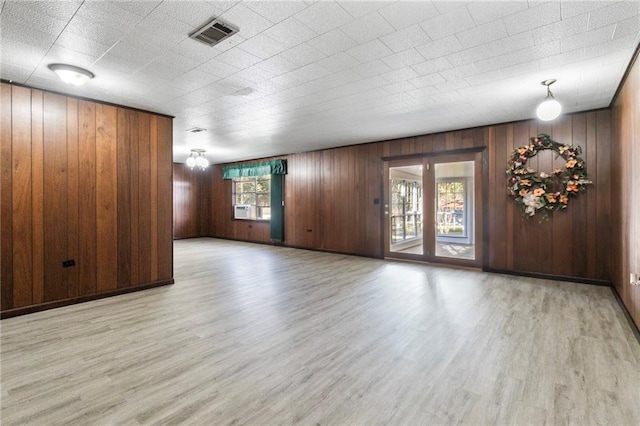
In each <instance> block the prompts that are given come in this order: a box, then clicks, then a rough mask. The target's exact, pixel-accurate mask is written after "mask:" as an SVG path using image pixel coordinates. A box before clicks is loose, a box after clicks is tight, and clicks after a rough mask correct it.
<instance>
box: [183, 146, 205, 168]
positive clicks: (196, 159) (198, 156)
mask: <svg viewBox="0 0 640 426" xmlns="http://www.w3.org/2000/svg"><path fill="white" fill-rule="evenodd" d="M205 152H207V151H205V150H204V149H200V148H194V149H192V150H191V155H190V156H189V158H187V161H186V163H187V166H188V167H189V168H190V169H191V170H193V169H197V170H205V169H206V168H207V167H209V160H207V157H205V156H204V153H205Z"/></svg>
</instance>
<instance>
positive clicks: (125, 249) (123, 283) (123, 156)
mask: <svg viewBox="0 0 640 426" xmlns="http://www.w3.org/2000/svg"><path fill="white" fill-rule="evenodd" d="M117 115H118V116H117V120H118V134H117V139H118V142H117V144H118V287H129V286H130V285H131V258H132V256H133V254H132V252H131V238H132V236H131V220H132V219H131V180H133V179H134V177H133V173H134V171H133V169H132V168H131V157H130V147H131V144H132V141H131V129H130V126H129V117H130V115H131V111H128V110H125V109H123V108H118V113H117ZM135 177H136V180H137V175H136V176H135Z"/></svg>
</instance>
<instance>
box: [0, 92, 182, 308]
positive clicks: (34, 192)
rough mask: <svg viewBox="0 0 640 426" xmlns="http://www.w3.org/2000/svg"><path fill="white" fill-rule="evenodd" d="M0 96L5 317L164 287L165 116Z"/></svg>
mask: <svg viewBox="0 0 640 426" xmlns="http://www.w3.org/2000/svg"><path fill="white" fill-rule="evenodd" d="M1 90H2V96H1V104H2V105H1V108H2V120H1V124H0V125H1V129H0V132H1V135H2V141H1V143H2V146H1V148H2V151H1V155H2V156H1V159H0V163H1V166H2V175H1V193H0V200H1V208H0V210H1V221H2V222H1V223H2V225H1V228H2V271H1V273H2V275H1V277H2V290H1V294H2V298H1V309H2V313H3V316H6V315H7V314H10V313H11V312H19V311H21V310H23V311H24V308H26V307H34V306H40V307H41V308H46V307H53V306H58V305H60V304H64V303H62V302H64V301H67V302H68V303H72V302H73V301H77V300H81V299H82V298H84V299H86V298H87V297H90V296H94V295H100V294H105V293H114V294H115V293H117V292H119V291H120V290H121V289H131V288H134V287H137V286H149V285H151V284H154V283H169V282H172V280H173V243H172V236H171V222H172V217H171V216H172V214H171V190H172V168H171V164H172V119H171V118H169V117H165V116H158V115H154V114H150V113H144V112H140V111H135V110H130V109H127V108H120V107H116V106H112V105H106V104H102V103H96V102H92V101H88V100H81V99H76V98H72V97H67V96H63V95H59V94H55V93H50V92H45V91H40V90H35V89H30V88H27V87H21V86H15V85H11V84H6V83H2V86H1ZM65 260H74V261H75V266H72V267H66V268H64V267H63V266H62V262H63V261H65ZM34 310H35V309H34Z"/></svg>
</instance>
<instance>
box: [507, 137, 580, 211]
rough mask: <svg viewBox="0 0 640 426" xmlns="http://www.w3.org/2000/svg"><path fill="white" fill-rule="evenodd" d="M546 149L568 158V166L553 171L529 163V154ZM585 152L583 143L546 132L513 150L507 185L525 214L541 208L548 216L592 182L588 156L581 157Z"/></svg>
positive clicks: (564, 205) (566, 162) (565, 158)
mask: <svg viewBox="0 0 640 426" xmlns="http://www.w3.org/2000/svg"><path fill="white" fill-rule="evenodd" d="M546 149H551V150H553V151H555V152H556V154H557V155H558V156H559V157H562V158H563V159H564V160H565V164H564V168H562V169H555V170H554V171H553V174H551V175H548V174H546V173H544V172H540V173H538V172H536V171H535V170H533V169H532V168H529V167H527V161H528V160H529V158H531V157H534V156H535V155H536V154H538V152H539V151H543V150H546ZM581 153H582V149H581V148H580V147H579V146H570V145H565V144H561V143H559V142H556V141H554V140H552V139H551V138H550V137H549V135H546V134H544V133H541V134H539V135H538V136H537V137H532V138H531V143H530V144H529V145H526V146H523V147H520V148H518V149H516V150H515V151H513V154H512V155H511V159H510V160H509V163H508V164H509V167H507V176H508V180H509V184H508V185H507V189H508V190H509V195H510V196H511V198H513V199H514V200H515V201H516V203H518V205H519V206H520V207H521V208H522V209H523V211H524V214H525V215H528V216H533V215H535V214H536V211H538V210H540V211H541V213H542V215H543V217H545V218H546V217H547V215H548V214H549V213H552V212H553V211H554V210H562V209H566V208H567V205H568V204H569V197H575V196H576V195H578V193H579V192H580V191H584V190H585V189H586V186H587V185H588V184H590V183H592V182H591V181H589V180H587V171H586V170H585V162H584V160H582V159H581V158H580V157H578V155H580V154H581Z"/></svg>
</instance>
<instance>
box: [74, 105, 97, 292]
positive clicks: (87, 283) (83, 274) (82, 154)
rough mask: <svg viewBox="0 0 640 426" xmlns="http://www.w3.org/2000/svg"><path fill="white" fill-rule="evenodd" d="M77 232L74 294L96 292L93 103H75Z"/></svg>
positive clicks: (94, 126)
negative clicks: (76, 114) (76, 106)
mask: <svg viewBox="0 0 640 426" xmlns="http://www.w3.org/2000/svg"><path fill="white" fill-rule="evenodd" d="M78 158H79V163H80V164H79V168H78V195H79V198H78V210H79V222H78V234H79V235H80V240H79V245H78V247H79V251H80V258H81V261H80V262H79V264H78V280H79V286H78V294H79V295H81V296H84V295H88V294H94V293H95V292H96V272H97V265H96V261H97V246H96V239H95V238H94V236H95V235H96V230H97V228H96V226H97V225H96V106H95V104H94V103H93V102H88V101H80V102H79V103H78Z"/></svg>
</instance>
